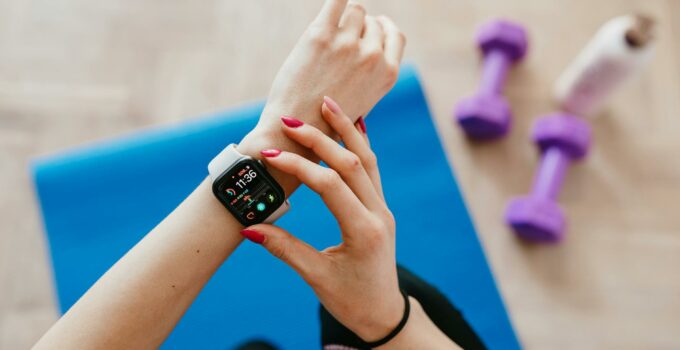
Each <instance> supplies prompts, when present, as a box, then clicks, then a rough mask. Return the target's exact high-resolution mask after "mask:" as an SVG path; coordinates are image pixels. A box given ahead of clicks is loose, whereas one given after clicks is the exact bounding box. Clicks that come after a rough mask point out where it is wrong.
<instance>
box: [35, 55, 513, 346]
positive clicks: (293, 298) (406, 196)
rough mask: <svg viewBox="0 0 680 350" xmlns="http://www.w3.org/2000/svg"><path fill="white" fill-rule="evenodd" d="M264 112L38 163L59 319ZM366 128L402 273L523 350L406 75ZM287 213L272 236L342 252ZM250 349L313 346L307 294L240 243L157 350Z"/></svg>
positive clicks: (235, 112) (328, 230)
mask: <svg viewBox="0 0 680 350" xmlns="http://www.w3.org/2000/svg"><path fill="white" fill-rule="evenodd" d="M261 110H262V104H261V103H258V104H255V105H251V106H245V107H240V108H236V109H231V110H228V111H226V112H223V113H219V114H217V115H214V116H211V117H208V118H204V119H197V120H192V121H189V122H187V123H183V124H180V125H171V126H165V127H159V128H156V129H152V130H143V131H141V132H138V133H135V134H132V135H128V136H124V137H120V138H117V139H113V140H107V141H103V142H100V143H97V144H90V145H85V146H83V147H80V148H77V149H74V150H70V151H66V152H64V153H61V154H57V155H52V156H48V157H45V158H41V159H37V160H35V162H34V163H33V172H34V177H35V184H36V188H37V192H38V197H39V200H40V205H41V209H42V214H43V219H44V223H45V229H46V231H47V238H48V241H49V247H50V252H51V257H52V263H53V267H54V276H55V280H56V289H57V294H58V298H59V305H60V308H61V311H62V312H65V311H66V310H68V308H70V307H71V305H73V303H75V301H76V300H78V298H79V297H80V296H81V295H82V294H83V293H84V292H85V291H86V290H87V289H88V288H89V287H90V286H91V285H92V284H93V283H94V282H95V281H96V280H97V278H99V276H101V275H102V274H103V273H104V272H105V271H106V270H107V269H108V268H109V267H110V266H111V265H113V263H114V262H115V261H116V260H118V259H119V258H120V257H121V256H123V254H124V253H125V252H126V251H127V250H128V249H130V248H131V247H132V246H133V245H134V244H135V243H136V242H138V241H139V240H140V239H141V238H142V237H143V236H144V235H145V234H146V233H147V232H148V231H149V230H151V229H152V228H153V227H154V226H155V225H156V224H157V223H158V222H159V221H160V220H161V219H162V218H163V217H165V216H166V215H167V214H168V213H170V212H171V211H172V210H173V209H174V208H175V207H176V206H177V205H178V204H179V203H180V202H181V201H182V199H183V198H185V197H186V196H187V195H188V194H189V193H190V192H191V191H192V190H193V189H194V188H195V186H196V185H197V184H198V183H199V182H200V181H201V180H202V179H203V178H204V177H205V176H206V175H207V170H206V165H207V164H208V161H209V160H210V159H211V158H212V157H213V156H215V155H216V154H217V153H218V152H219V151H220V150H221V149H222V148H223V147H224V146H225V145H226V144H228V143H230V142H235V141H238V140H240V139H241V137H242V136H243V135H244V134H245V133H246V132H247V131H248V130H250V129H251V128H252V127H253V126H254V125H255V122H256V120H257V118H258V116H259V114H260V111H261ZM367 124H368V132H369V136H370V138H371V144H372V146H373V148H374V150H375V152H376V154H377V155H378V157H379V163H380V168H381V170H382V179H383V186H384V190H385V194H386V198H387V202H388V204H389V206H390V208H391V209H392V211H393V212H394V215H395V217H396V219H397V256H398V260H399V262H401V263H402V264H403V265H404V266H406V267H408V268H409V269H411V270H412V271H414V272H416V273H418V274H419V275H421V276H422V277H424V278H425V279H426V280H428V281H430V282H431V283H433V284H434V285H436V286H437V287H438V288H440V289H441V290H442V291H443V292H444V293H445V294H446V295H447V296H449V297H450V298H451V300H452V301H453V302H454V303H455V304H456V306H457V307H458V308H460V309H461V310H462V311H463V314H464V315H465V316H466V318H467V319H468V321H469V322H470V323H471V324H472V326H473V328H474V329H475V330H476V331H477V332H478V333H479V335H480V336H481V338H482V339H483V340H484V342H485V343H486V344H487V346H488V347H489V348H491V349H519V343H518V341H517V338H516V337H515V334H514V332H513V329H512V326H511V324H510V321H509V319H508V316H507V314H506V312H505V308H504V306H503V302H502V300H501V297H500V295H499V293H498V290H497V289H496V286H495V284H494V280H493V277H492V275H491V271H490V270H489V267H488V265H487V262H486V259H485V257H484V253H483V251H482V248H481V246H480V244H479V241H478V239H477V235H476V233H475V229H474V227H473V225H472V223H471V220H470V217H469V215H468V212H467V209H466V208H465V204H464V203H463V199H462V197H461V193H460V190H459V189H458V186H457V184H456V181H455V180H454V178H453V176H452V173H451V169H450V168H449V166H448V163H447V160H446V157H445V155H444V152H443V150H442V146H441V144H440V142H439V139H438V137H437V133H436V131H435V128H434V126H433V123H432V120H431V116H430V112H429V110H428V106H427V103H426V101H425V97H424V95H423V91H422V89H421V86H420V83H419V81H418V77H417V74H416V71H415V69H414V68H413V67H412V66H405V67H404V68H403V69H402V72H401V75H400V78H399V81H398V83H397V85H396V86H395V87H394V89H393V90H392V91H391V92H390V93H389V94H388V95H387V96H386V97H385V98H384V99H383V100H382V101H381V102H380V103H379V104H378V105H377V106H376V107H375V109H374V110H373V111H372V112H371V114H370V116H369V117H368V118H367ZM160 174H162V176H159V175H160ZM291 203H292V210H291V211H290V212H289V213H288V214H287V215H285V216H284V217H283V219H281V220H280V221H279V222H278V224H279V225H281V226H282V227H285V228H287V229H288V230H290V232H292V233H294V234H295V235H297V236H299V237H300V238H302V239H304V240H305V241H307V242H309V243H310V244H312V245H313V246H315V247H317V248H320V249H321V248H325V247H327V246H329V245H334V244H337V243H338V242H339V239H340V236H339V232H338V230H337V227H336V224H335V222H334V219H333V217H332V216H331V215H330V214H329V212H328V211H327V209H326V208H325V207H324V206H323V203H322V202H321V200H320V199H319V198H318V197H317V196H316V195H315V194H314V193H313V192H311V191H310V190H309V189H307V188H306V187H302V188H301V189H300V190H298V191H297V192H296V193H295V194H294V195H293V196H292V198H291ZM263 271H265V272H266V273H263ZM251 338H264V339H269V340H270V341H272V342H273V343H275V344H277V345H278V346H280V347H281V348H282V349H318V348H319V346H320V340H319V339H320V337H319V321H318V302H317V300H316V298H315V296H314V294H313V292H312V291H311V289H310V288H309V287H308V286H307V285H306V284H305V283H304V282H303V281H302V279H301V278H299V277H298V276H297V275H296V274H295V273H294V272H293V271H292V270H291V269H290V268H288V267H287V266H286V265H285V264H283V263H282V262H280V261H278V260H277V259H275V258H274V257H272V256H271V255H269V253H267V252H266V251H265V250H264V249H263V248H262V247H259V246H257V245H255V244H250V243H248V242H246V243H244V244H243V245H242V246H241V247H240V248H239V249H237V251H236V252H235V253H234V255H232V256H231V257H230V258H229V260H228V261H227V262H226V263H225V264H224V265H223V266H222V267H221V268H220V269H219V270H218V272H217V274H216V275H215V276H214V277H213V279H212V280H211V281H210V282H209V283H208V285H207V286H206V287H205V289H204V290H203V291H202V292H201V294H200V295H199V297H198V299H197V300H196V302H195V303H194V304H193V305H192V306H191V308H190V309H189V310H188V312H187V313H186V315H185V316H184V318H183V319H182V320H181V322H180V323H179V325H178V326H177V328H176V329H175V330H174V331H173V332H172V334H171V335H170V337H169V338H168V339H167V341H166V342H165V344H164V348H168V349H231V348H232V347H233V346H235V345H236V344H238V343H241V342H243V341H244V340H247V339H251Z"/></svg>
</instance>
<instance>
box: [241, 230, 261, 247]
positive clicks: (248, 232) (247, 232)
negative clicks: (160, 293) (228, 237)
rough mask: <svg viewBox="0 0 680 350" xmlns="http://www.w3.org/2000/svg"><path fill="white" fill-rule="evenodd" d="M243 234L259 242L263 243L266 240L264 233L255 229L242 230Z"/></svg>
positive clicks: (250, 239)
mask: <svg viewBox="0 0 680 350" xmlns="http://www.w3.org/2000/svg"><path fill="white" fill-rule="evenodd" d="M241 235H242V236H243V237H245V238H247V239H248V240H249V241H251V242H254V243H257V244H262V243H263V242H264V235H263V234H261V233H259V232H257V231H255V230H249V229H243V230H241Z"/></svg>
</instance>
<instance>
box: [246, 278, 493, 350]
mask: <svg viewBox="0 0 680 350" xmlns="http://www.w3.org/2000/svg"><path fill="white" fill-rule="evenodd" d="M397 272H398V274H399V287H401V289H403V290H404V291H405V292H406V293H407V294H408V295H410V296H412V297H414V298H415V299H416V300H418V302H419V303H420V305H422V307H423V310H425V313H426V314H427V316H429V317H430V319H431V320H432V322H433V323H434V324H435V325H437V327H439V329H440V330H441V331H442V332H444V334H446V335H447V336H448V337H449V339H451V340H453V341H454V342H455V343H456V344H458V346H460V347H462V348H463V349H465V350H477V349H486V347H485V346H484V344H483V343H482V341H481V340H480V339H479V337H478V336H477V334H476V333H475V331H474V330H473V329H472V327H470V325H469V324H468V323H467V322H466V321H465V318H463V315H462V314H461V313H460V311H458V309H456V308H455V307H454V306H453V305H452V304H451V303H450V302H449V300H448V299H447V298H446V296H444V294H442V293H441V292H440V291H439V290H437V288H435V287H433V286H432V285H430V284H429V283H427V282H425V281H424V280H422V279H421V278H420V277H418V276H416V275H415V274H413V273H412V272H411V271H409V270H407V269H405V268H403V267H401V266H397ZM319 314H320V317H321V345H322V347H323V346H325V345H330V344H334V345H344V346H348V347H354V348H357V349H362V350H363V349H368V347H366V345H365V344H364V342H363V341H362V340H361V339H360V338H359V337H358V336H357V335H356V334H354V333H353V332H352V331H350V330H349V329H347V327H345V326H343V325H342V324H341V323H340V322H338V321H337V320H336V319H335V318H333V316H331V314H330V313H328V311H326V309H325V308H324V307H323V306H321V307H320V309H319ZM237 350H276V348H275V347H274V346H272V345H271V344H268V343H265V342H261V341H254V342H250V343H247V344H244V345H242V346H240V347H238V349H237Z"/></svg>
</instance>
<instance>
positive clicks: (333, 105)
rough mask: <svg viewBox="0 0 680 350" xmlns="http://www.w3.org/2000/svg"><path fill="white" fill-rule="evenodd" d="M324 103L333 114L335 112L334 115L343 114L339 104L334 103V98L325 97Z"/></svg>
mask: <svg viewBox="0 0 680 350" xmlns="http://www.w3.org/2000/svg"><path fill="white" fill-rule="evenodd" d="M323 102H325V103H326V106H328V109H330V110H331V112H333V113H335V114H340V113H342V110H341V109H340V106H338V104H337V103H336V102H335V101H333V99H332V98H330V97H328V96H324V97H323Z"/></svg>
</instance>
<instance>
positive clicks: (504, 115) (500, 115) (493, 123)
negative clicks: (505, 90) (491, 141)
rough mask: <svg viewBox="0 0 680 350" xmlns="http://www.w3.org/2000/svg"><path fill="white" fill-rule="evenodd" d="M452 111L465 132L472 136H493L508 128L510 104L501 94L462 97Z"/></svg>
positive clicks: (501, 133) (485, 137)
mask: <svg viewBox="0 0 680 350" xmlns="http://www.w3.org/2000/svg"><path fill="white" fill-rule="evenodd" d="M454 113H455V115H456V118H457V119H458V123H459V124H460V125H461V126H462V127H463V129H464V130H465V133H466V134H467V135H469V136H472V137H474V138H479V139H488V138H494V137H498V136H501V135H504V134H505V133H507V132H508V129H510V119H511V112H510V105H509V104H508V101H506V100H505V98H504V97H503V96H502V95H475V96H470V97H467V98H464V99H462V100H460V101H459V102H458V104H457V105H456V109H455V111H454Z"/></svg>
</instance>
